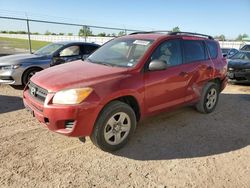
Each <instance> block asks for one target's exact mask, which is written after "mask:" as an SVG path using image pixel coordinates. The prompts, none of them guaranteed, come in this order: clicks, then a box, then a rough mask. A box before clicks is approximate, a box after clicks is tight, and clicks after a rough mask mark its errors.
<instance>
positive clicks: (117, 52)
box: [88, 39, 153, 67]
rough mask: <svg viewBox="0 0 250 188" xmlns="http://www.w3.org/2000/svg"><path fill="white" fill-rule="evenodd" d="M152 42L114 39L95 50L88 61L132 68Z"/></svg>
mask: <svg viewBox="0 0 250 188" xmlns="http://www.w3.org/2000/svg"><path fill="white" fill-rule="evenodd" d="M152 42H153V40H143V39H115V40H112V41H110V42H108V43H106V44H105V45H104V46H102V47H101V48H99V49H98V50H96V51H95V52H94V53H93V54H92V55H90V56H89V58H88V60H89V61H90V62H93V63H98V64H105V65H110V66H119V67H133V66H135V65H136V64H137V63H138V61H139V59H140V58H141V57H142V56H143V55H144V54H145V52H146V51H147V49H148V48H149V47H150V45H151V44H152Z"/></svg>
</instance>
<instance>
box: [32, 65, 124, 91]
mask: <svg viewBox="0 0 250 188" xmlns="http://www.w3.org/2000/svg"><path fill="white" fill-rule="evenodd" d="M127 70H128V69H127V68H121V67H110V66H106V65H100V64H95V63H90V62H88V61H84V62H83V61H81V60H78V61H74V62H71V63H66V64H62V65H57V66H54V67H51V68H48V69H45V70H43V71H41V72H37V73H36V74H35V75H34V76H33V77H32V78H31V81H32V82H34V83H35V84H37V85H39V86H41V87H42V88H44V89H47V90H48V91H50V92H56V91H59V90H63V89H69V88H79V87H86V86H91V85H94V84H97V83H100V82H102V81H103V82H105V81H107V80H110V79H117V78H118V77H121V76H123V75H124V74H121V73H125V72H127Z"/></svg>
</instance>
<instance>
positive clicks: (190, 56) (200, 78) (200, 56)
mask: <svg viewBox="0 0 250 188" xmlns="http://www.w3.org/2000/svg"><path fill="white" fill-rule="evenodd" d="M182 44H183V56H184V64H185V65H187V66H185V70H186V72H188V74H189V78H188V83H187V93H186V101H187V102H188V101H191V100H195V99H198V98H199V97H200V95H201V91H202V88H203V86H204V84H205V83H206V82H207V81H209V80H211V78H212V77H213V70H214V64H213V61H212V60H211V59H210V58H209V55H208V52H207V48H206V44H205V42H204V40H197V39H183V41H182Z"/></svg>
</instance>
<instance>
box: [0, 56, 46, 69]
mask: <svg viewBox="0 0 250 188" xmlns="http://www.w3.org/2000/svg"><path fill="white" fill-rule="evenodd" d="M47 58H48V57H47V56H41V55H35V54H15V55H7V56H3V57H0V66H2V65H12V64H16V63H29V62H30V61H33V60H42V59H47Z"/></svg>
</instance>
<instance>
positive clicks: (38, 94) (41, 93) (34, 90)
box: [28, 81, 48, 102]
mask: <svg viewBox="0 0 250 188" xmlns="http://www.w3.org/2000/svg"><path fill="white" fill-rule="evenodd" d="M28 87H29V94H30V95H31V96H32V97H33V98H35V99H37V100H38V101H41V102H44V101H45V99H46V96H47V94H48V91H47V90H46V89H43V88H41V87H40V86H38V85H36V84H34V83H33V82H31V81H30V82H29V84H28Z"/></svg>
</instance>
